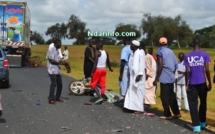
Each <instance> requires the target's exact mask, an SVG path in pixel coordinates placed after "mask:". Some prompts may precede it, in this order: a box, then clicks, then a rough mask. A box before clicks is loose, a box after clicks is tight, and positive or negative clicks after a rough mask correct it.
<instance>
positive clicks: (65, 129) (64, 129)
mask: <svg viewBox="0 0 215 134" xmlns="http://www.w3.org/2000/svg"><path fill="white" fill-rule="evenodd" d="M69 130H72V129H71V128H68V127H61V132H63V131H69Z"/></svg>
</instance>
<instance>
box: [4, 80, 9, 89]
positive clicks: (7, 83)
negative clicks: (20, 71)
mask: <svg viewBox="0 0 215 134" xmlns="http://www.w3.org/2000/svg"><path fill="white" fill-rule="evenodd" d="M9 85H10V84H9V80H6V81H3V82H2V87H3V88H9Z"/></svg>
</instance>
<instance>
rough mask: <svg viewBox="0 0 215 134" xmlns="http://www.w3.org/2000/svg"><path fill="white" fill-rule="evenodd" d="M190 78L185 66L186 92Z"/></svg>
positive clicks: (187, 67)
mask: <svg viewBox="0 0 215 134" xmlns="http://www.w3.org/2000/svg"><path fill="white" fill-rule="evenodd" d="M189 77H190V67H189V66H186V71H185V84H186V90H188V84H189V83H188V80H189Z"/></svg>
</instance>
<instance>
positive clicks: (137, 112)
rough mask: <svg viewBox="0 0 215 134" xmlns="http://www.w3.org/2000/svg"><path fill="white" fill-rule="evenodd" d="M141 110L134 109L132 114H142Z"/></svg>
mask: <svg viewBox="0 0 215 134" xmlns="http://www.w3.org/2000/svg"><path fill="white" fill-rule="evenodd" d="M142 113H143V112H140V111H135V112H134V114H142Z"/></svg>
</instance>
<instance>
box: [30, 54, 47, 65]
mask: <svg viewBox="0 0 215 134" xmlns="http://www.w3.org/2000/svg"><path fill="white" fill-rule="evenodd" d="M43 61H45V59H44V58H42V57H40V56H31V57H30V58H29V61H28V65H29V66H30V67H38V66H40V64H41V63H42V62H43Z"/></svg>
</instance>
